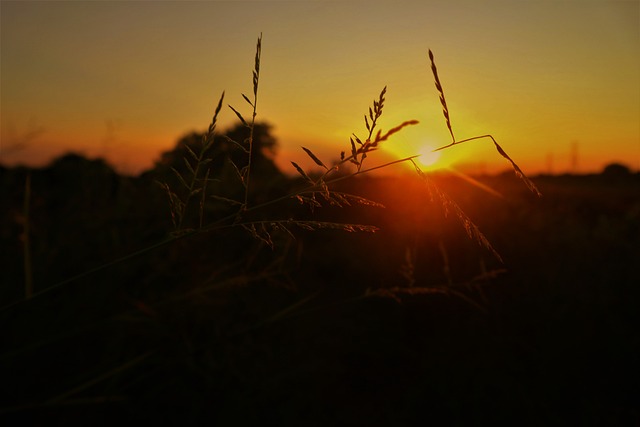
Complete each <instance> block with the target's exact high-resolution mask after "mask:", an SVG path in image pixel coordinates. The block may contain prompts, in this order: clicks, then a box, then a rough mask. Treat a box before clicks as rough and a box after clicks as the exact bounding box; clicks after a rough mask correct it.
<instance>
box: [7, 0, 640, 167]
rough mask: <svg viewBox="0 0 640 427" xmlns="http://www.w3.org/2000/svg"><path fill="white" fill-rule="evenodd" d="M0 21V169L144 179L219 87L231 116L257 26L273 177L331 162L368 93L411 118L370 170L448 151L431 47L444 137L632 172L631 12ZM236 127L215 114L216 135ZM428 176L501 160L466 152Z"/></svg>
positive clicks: (375, 8) (416, 9)
mask: <svg viewBox="0 0 640 427" xmlns="http://www.w3.org/2000/svg"><path fill="white" fill-rule="evenodd" d="M0 15H1V18H0V19H1V47H2V50H1V138H2V139H1V145H0V162H1V163H3V164H16V163H26V164H29V165H42V164H44V163H46V162H48V161H49V160H51V158H52V157H54V156H57V155H60V154H61V153H63V152H66V151H69V150H73V151H77V152H81V153H84V154H86V155H88V156H91V157H94V156H106V157H107V158H108V160H109V161H110V162H111V163H112V164H113V165H115V166H116V167H117V168H118V169H119V170H120V171H123V172H128V173H137V172H139V171H141V170H143V169H145V168H149V167H151V166H152V165H153V162H154V160H156V159H157V158H158V157H159V154H160V152H161V151H164V150H167V149H170V148H171V147H173V146H174V145H175V142H176V141H177V139H178V138H179V137H180V136H181V135H183V134H184V133H186V132H188V131H191V130H203V129H205V127H206V126H207V124H208V122H209V120H210V118H211V115H212V112H213V109H214V107H215V104H216V103H217V100H218V98H219V96H220V93H221V92H222V91H223V90H226V93H227V96H226V101H227V102H228V103H231V104H232V105H234V106H235V107H237V108H240V109H243V108H244V107H245V106H246V104H245V103H244V102H243V101H242V98H241V95H240V94H241V93H243V92H244V93H247V94H248V93H250V92H251V70H252V67H253V55H254V51H255V42H256V39H257V37H258V35H259V34H260V32H262V33H263V56H262V74H261V82H260V84H261V87H260V94H259V96H260V98H259V105H258V115H259V117H258V118H259V119H262V120H266V121H268V122H270V123H272V124H273V125H275V129H274V133H275V135H276V137H277V138H278V140H279V142H280V154H279V157H278V162H279V163H280V164H282V165H287V164H288V162H289V160H294V161H297V162H302V161H303V160H304V161H306V160H307V159H306V155H305V154H304V153H303V152H302V150H300V149H299V147H300V146H301V145H304V146H306V147H308V148H311V149H312V150H313V151H314V152H315V153H316V154H317V155H319V156H320V157H321V158H323V159H324V160H326V161H330V160H331V159H334V158H337V157H338V156H339V153H340V151H341V150H345V149H348V147H349V135H350V134H351V133H352V132H355V133H356V134H358V135H359V136H361V137H363V136H365V129H364V123H363V114H364V113H365V112H366V111H367V109H368V107H369V106H370V105H371V102H372V100H373V99H374V98H377V96H378V94H379V92H380V90H381V89H382V88H383V87H384V86H385V85H387V86H388V91H387V97H386V98H387V102H386V105H385V111H384V115H383V117H382V120H381V126H382V128H383V129H389V128H391V127H393V126H395V125H397V124H399V123H400V122H402V121H405V120H409V119H417V120H419V121H420V122H421V123H420V125H418V126H414V127H412V128H410V129H405V130H404V131H403V132H402V133H400V134H398V135H397V136H396V137H395V138H393V139H391V140H390V141H389V142H387V145H386V148H385V153H384V156H381V158H380V159H381V160H380V161H382V160H383V159H390V158H393V156H405V155H411V154H417V153H420V152H423V151H425V150H424V147H425V146H433V147H436V146H440V145H444V144H447V143H448V142H450V136H449V135H448V131H447V129H446V126H445V124H444V120H443V118H442V112H441V107H440V103H439V101H438V94H437V92H436V90H435V88H434V85H433V80H432V76H431V71H430V69H429V62H428V58H427V50H428V49H432V50H433V51H434V53H435V55H436V62H437V64H438V68H439V73H440V78H441V81H442V84H443V86H444V90H445V93H446V96H447V102H448V105H449V109H450V111H451V120H452V125H453V128H454V132H455V134H456V137H457V138H459V139H463V138H468V137H472V136H476V135H479V134H485V133H491V134H492V135H493V136H494V137H495V138H496V139H497V140H498V142H499V143H500V144H501V145H502V147H503V148H504V149H505V150H506V151H507V153H509V155H511V157H512V158H513V159H514V160H515V161H516V162H517V163H518V164H519V165H520V166H521V167H522V168H523V169H524V171H525V172H527V173H530V174H535V173H539V172H549V171H551V172H554V173H562V172H567V171H573V170H575V171H577V172H595V171H600V170H601V169H602V168H603V167H604V165H606V164H608V163H611V162H614V161H617V162H624V163H626V164H627V165H628V166H630V167H632V168H633V169H640V119H639V117H640V3H639V2H637V1H633V0H632V1H605V0H597V1H595V0H593V1H590V0H584V1H560V0H552V1H524V0H523V1H505V0H501V1H481V0H472V1H471V0H469V1H456V0H447V1H444V0H443V1H431V2H426V1H393V2H391V1H388V2H377V1H371V0H369V1H235V2H231V1H226V2H222V1H201V2H188V1H167V2H115V1H114V2H110V1H77V2H75V1H69V2H35V1H34V2H23V1H19V2H14V1H5V0H3V1H1V2H0ZM243 111H244V110H243ZM247 115H249V112H248V111H247ZM235 120H236V119H235V115H234V114H233V112H231V111H230V110H226V111H224V113H223V115H222V121H221V125H222V128H224V127H226V126H229V125H231V124H233V123H234V121H235ZM572 158H575V159H576V163H575V164H574V163H573V161H572ZM306 164H308V163H306ZM436 164H440V165H454V166H456V167H458V168H461V169H467V170H470V171H477V172H479V171H487V172H492V171H497V170H502V169H507V168H508V166H509V165H508V164H507V163H506V162H505V161H504V160H503V159H501V158H500V157H499V156H498V154H497V153H496V152H495V150H494V148H493V147H492V146H491V144H490V142H488V141H482V140H480V141H473V142H469V143H467V144H464V145H462V146H459V147H453V148H452V149H449V150H446V151H445V152H443V153H442V154H441V156H440V158H439V160H438V162H437V163H436ZM574 166H575V169H574ZM287 168H290V166H288V167H287Z"/></svg>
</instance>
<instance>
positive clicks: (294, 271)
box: [0, 38, 640, 426]
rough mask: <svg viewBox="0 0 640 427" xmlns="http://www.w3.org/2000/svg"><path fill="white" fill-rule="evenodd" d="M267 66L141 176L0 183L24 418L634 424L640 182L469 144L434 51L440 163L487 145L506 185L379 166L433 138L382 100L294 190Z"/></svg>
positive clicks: (10, 387)
mask: <svg viewBox="0 0 640 427" xmlns="http://www.w3.org/2000/svg"><path fill="white" fill-rule="evenodd" d="M260 54H261V38H260V39H258V43H257V48H256V56H255V66H254V70H253V96H250V97H248V96H246V95H244V94H243V98H244V100H245V101H246V103H247V104H248V105H249V107H251V110H252V111H251V112H250V114H246V113H244V114H245V115H243V113H241V112H240V111H239V110H237V109H235V108H234V107H231V108H232V111H233V113H234V114H235V115H236V116H237V118H238V120H239V122H240V124H239V125H238V126H237V127H235V128H231V129H228V130H226V131H225V132H224V133H220V132H219V131H218V130H217V129H216V125H217V117H218V114H219V113H220V111H221V108H222V105H223V100H224V94H223V95H222V96H221V97H220V101H219V103H218V104H217V108H216V109H215V112H214V114H213V118H212V121H211V123H210V124H209V127H208V128H207V130H206V131H205V132H202V133H197V132H194V133H191V134H188V135H185V136H184V138H182V139H181V140H180V141H178V143H177V145H176V146H175V148H174V149H173V150H171V151H168V152H165V153H163V154H162V155H161V157H160V159H159V160H158V162H157V163H156V165H155V167H153V168H152V169H150V170H148V171H146V172H144V173H143V174H141V175H140V176H136V177H130V176H122V175H119V174H117V173H116V172H115V171H114V170H113V169H112V168H111V167H110V166H109V165H108V164H107V163H105V162H104V161H103V160H100V159H97V160H89V159H86V158H84V157H82V156H80V155H76V154H67V155H65V156H62V157H60V158H57V159H56V160H54V161H53V162H52V163H51V164H50V165H49V166H47V167H44V168H40V169H27V168H24V167H14V168H5V167H0V188H1V189H2V193H1V194H2V203H1V205H0V206H1V208H0V218H1V220H2V223H1V224H2V226H1V227H0V236H1V237H2V239H1V245H2V247H1V248H0V249H1V250H0V252H1V253H2V254H3V255H2V257H1V258H0V269H1V271H2V286H1V287H0V322H2V323H1V329H0V330H1V331H2V332H1V334H2V335H1V339H0V342H1V343H2V347H1V348H0V369H1V370H2V371H0V378H2V388H1V389H0V390H1V393H2V394H1V396H0V417H2V418H3V419H7V420H9V421H10V423H9V424H7V425H14V424H16V423H18V422H19V423H21V424H28V425H46V426H51V425H65V426H68V425H113V424H115V423H121V422H122V420H127V421H130V422H137V423H144V424H145V425H146V424H149V425H150V424H168V425H202V424H220V425H234V426H235V425H278V426H299V425H304V426H326V425H362V426H371V425H389V426H397V425H414V424H418V425H453V426H468V425H496V424H497V425H519V426H520V425H522V426H527V425H531V426H534V425H535V426H539V425H544V426H551V425H562V426H564V425H594V426H595V425H606V426H613V425H621V426H622V425H629V426H632V425H638V424H640V410H639V409H638V408H639V407H640V405H639V403H640V387H639V386H638V384H639V380H640V375H639V372H638V370H639V366H638V363H637V362H638V360H637V354H638V348H640V337H639V335H638V333H637V327H638V325H640V322H639V321H640V319H639V318H638V317H639V315H638V304H639V303H640V290H639V289H640V288H639V286H638V284H639V283H640V273H638V269H637V262H638V260H640V175H639V174H637V173H635V174H634V173H632V172H631V171H630V170H629V169H628V168H626V167H625V166H623V165H619V164H612V165H609V166H608V167H607V168H605V169H604V171H603V172H602V173H601V174H597V175H583V176H577V175H563V176H538V177H534V178H533V179H531V180H530V179H529V178H527V177H526V176H525V175H524V174H523V172H522V171H521V170H520V168H519V167H518V166H517V165H516V163H515V162H514V161H513V160H512V159H511V158H510V157H509V155H507V153H506V152H505V151H504V150H503V148H502V147H501V146H500V145H498V143H497V142H496V141H495V140H494V139H493V137H492V136H490V135H483V136H478V137H474V138H470V139H467V140H457V139H456V138H455V136H454V131H453V127H452V124H451V121H450V117H449V109H448V106H447V102H446V100H445V95H444V89H443V87H442V85H441V83H440V80H439V77H438V71H437V68H436V66H435V62H434V57H433V54H432V53H431V52H429V55H430V60H431V70H432V73H433V77H434V81H435V86H436V90H437V92H438V95H439V99H440V104H441V106H442V111H443V115H444V118H445V122H446V126H447V128H448V130H449V132H450V134H451V138H452V142H451V143H450V144H449V145H446V146H445V147H442V148H443V149H448V148H450V147H452V146H454V145H458V144H461V143H464V142H468V141H470V140H474V139H480V138H483V139H486V140H489V139H490V140H491V141H492V142H493V144H494V146H495V148H496V150H497V152H498V154H499V155H500V156H501V157H503V158H504V159H505V160H506V161H507V163H508V164H510V166H511V167H512V169H511V170H509V171H507V172H505V173H503V174H499V175H495V176H475V177H470V176H466V175H461V174H459V173H458V174H455V173H454V174H451V173H444V172H435V171H431V172H428V171H427V172H425V171H423V170H421V169H420V168H419V167H418V163H417V160H414V159H413V158H404V159H398V160H397V161H392V162H390V163H387V164H384V165H382V166H380V167H372V166H370V164H369V160H366V159H367V157H369V156H371V157H373V156H374V155H376V153H375V151H376V150H377V149H378V148H379V146H380V145H381V144H382V143H384V142H385V141H386V140H387V139H388V138H389V137H392V136H393V134H395V133H396V132H400V131H402V130H403V129H404V128H405V127H407V126H412V125H414V124H415V123H416V122H415V121H407V122H404V123H401V124H400V125H398V126H397V127H395V128H391V130H388V131H386V133H382V132H381V131H380V130H379V126H378V119H379V118H380V116H381V115H382V111H383V107H384V102H385V94H386V88H384V89H383V90H382V91H381V93H380V95H379V97H377V98H376V99H375V100H374V102H373V106H372V107H371V108H369V110H368V115H367V114H365V116H364V122H365V123H364V124H365V127H366V130H367V133H368V135H367V136H366V137H364V138H362V139H359V138H358V137H357V136H356V135H355V134H354V135H353V136H352V137H351V140H350V147H347V150H345V151H343V152H342V153H341V155H340V159H339V160H336V161H334V162H332V163H329V162H326V161H323V160H322V159H320V158H318V157H317V156H316V155H315V154H314V153H313V152H312V151H311V150H309V149H307V148H303V149H304V151H305V152H306V154H307V155H308V157H309V158H310V159H311V160H312V161H313V163H314V164H315V166H316V168H315V169H313V170H305V169H303V168H302V167H300V166H299V165H298V164H295V163H293V164H292V167H293V168H292V170H293V171H297V173H298V174H297V175H296V177H291V176H289V175H286V174H284V173H283V172H282V171H280V170H279V169H278V168H277V167H276V166H275V163H274V157H273V156H274V155H275V154H274V153H275V148H276V146H277V141H276V140H275V139H274V138H273V136H272V135H271V127H270V126H269V125H268V124H267V123H263V122H259V121H257V120H256V115H257V99H258V84H259V75H260ZM244 107H245V108H244V109H240V110H243V111H245V110H246V109H248V107H247V106H246V105H245V106H244ZM414 162H415V163H414ZM399 163H404V166H407V165H409V166H414V169H415V170H414V171H412V174H410V175H409V174H406V175H405V174H402V173H398V174H396V175H392V174H389V173H386V174H377V172H380V169H388V168H390V167H391V166H396V164H399ZM327 165H328V166H327ZM514 172H515V174H514Z"/></svg>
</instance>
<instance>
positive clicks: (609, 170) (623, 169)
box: [602, 163, 631, 178]
mask: <svg viewBox="0 0 640 427" xmlns="http://www.w3.org/2000/svg"><path fill="white" fill-rule="evenodd" d="M602 175H603V176H605V177H607V178H626V177H628V176H629V175H631V170H630V169H629V168H628V167H627V166H625V165H623V164H621V163H611V164H608V165H607V166H605V168H604V169H603V171H602Z"/></svg>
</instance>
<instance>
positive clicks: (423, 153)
mask: <svg viewBox="0 0 640 427" xmlns="http://www.w3.org/2000/svg"><path fill="white" fill-rule="evenodd" d="M418 154H420V157H418V161H419V162H420V164H421V165H422V166H428V167H432V166H434V165H435V163H436V162H437V161H438V159H439V158H440V153H439V152H434V151H433V147H432V146H430V145H423V146H422V147H420V150H419V152H418Z"/></svg>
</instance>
